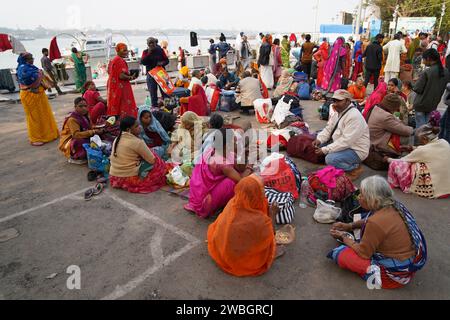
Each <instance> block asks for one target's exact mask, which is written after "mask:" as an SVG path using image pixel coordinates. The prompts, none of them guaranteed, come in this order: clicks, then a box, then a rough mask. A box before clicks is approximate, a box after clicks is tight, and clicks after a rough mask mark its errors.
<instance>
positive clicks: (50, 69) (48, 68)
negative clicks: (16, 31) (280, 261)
mask: <svg viewBox="0 0 450 320" xmlns="http://www.w3.org/2000/svg"><path fill="white" fill-rule="evenodd" d="M41 65H42V69H43V70H44V72H45V74H46V75H47V76H48V77H49V78H50V79H52V81H53V87H54V88H55V89H56V91H57V92H58V94H59V95H62V94H64V93H63V92H62V91H61V89H60V88H59V86H58V80H56V75H55V71H56V70H55V67H54V66H53V65H52V62H51V61H50V58H49V57H48V49H47V48H44V49H42V58H41ZM48 92H52V89H51V88H49V89H48Z"/></svg>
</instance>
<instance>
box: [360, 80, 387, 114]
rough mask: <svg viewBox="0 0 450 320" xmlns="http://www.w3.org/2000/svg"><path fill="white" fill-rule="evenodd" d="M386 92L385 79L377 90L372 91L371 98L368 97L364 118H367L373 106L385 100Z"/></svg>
mask: <svg viewBox="0 0 450 320" xmlns="http://www.w3.org/2000/svg"><path fill="white" fill-rule="evenodd" d="M386 94H387V84H386V82H384V81H380V83H379V84H378V87H377V88H376V89H375V91H374V92H372V94H371V95H370V96H369V98H367V101H366V106H365V107H364V111H363V116H364V118H367V115H368V114H369V111H370V110H372V109H373V107H375V106H376V105H379V104H380V103H381V102H382V101H383V99H384V97H385V96H386Z"/></svg>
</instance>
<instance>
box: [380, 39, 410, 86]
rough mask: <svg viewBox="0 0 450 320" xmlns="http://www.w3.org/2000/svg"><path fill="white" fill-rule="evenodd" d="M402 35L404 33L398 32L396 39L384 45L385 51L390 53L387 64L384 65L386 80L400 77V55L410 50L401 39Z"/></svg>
mask: <svg viewBox="0 0 450 320" xmlns="http://www.w3.org/2000/svg"><path fill="white" fill-rule="evenodd" d="M402 37H403V35H402V34H401V33H397V34H396V35H395V36H394V40H392V41H390V42H389V43H388V44H386V45H385V46H384V47H383V50H384V52H385V53H387V54H388V57H387V60H386V66H385V67H384V78H385V79H386V82H387V81H389V80H391V79H394V78H396V79H398V75H399V73H400V55H401V54H403V53H407V52H408V50H407V49H406V47H405V45H404V44H403V43H402V41H401V39H402Z"/></svg>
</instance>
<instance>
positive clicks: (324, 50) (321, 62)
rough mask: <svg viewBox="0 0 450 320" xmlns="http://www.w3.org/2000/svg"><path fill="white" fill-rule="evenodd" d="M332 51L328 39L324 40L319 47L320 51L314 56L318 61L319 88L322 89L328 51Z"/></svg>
mask: <svg viewBox="0 0 450 320" xmlns="http://www.w3.org/2000/svg"><path fill="white" fill-rule="evenodd" d="M329 49H330V45H329V44H328V41H327V39H325V38H324V39H323V42H322V44H321V45H320V47H319V50H318V51H317V52H316V53H315V54H314V59H316V61H317V87H318V88H321V86H322V81H323V69H324V66H325V62H326V61H327V60H328V51H329Z"/></svg>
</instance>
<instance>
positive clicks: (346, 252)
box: [328, 176, 427, 289]
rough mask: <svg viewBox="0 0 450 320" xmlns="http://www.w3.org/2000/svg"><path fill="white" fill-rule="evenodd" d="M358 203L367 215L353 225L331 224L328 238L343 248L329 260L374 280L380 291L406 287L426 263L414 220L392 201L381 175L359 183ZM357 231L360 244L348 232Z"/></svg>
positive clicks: (386, 183)
mask: <svg viewBox="0 0 450 320" xmlns="http://www.w3.org/2000/svg"><path fill="white" fill-rule="evenodd" d="M359 202H360V204H361V206H362V207H363V208H364V209H366V210H367V211H370V212H369V214H368V215H367V216H366V217H365V219H363V220H360V221H358V222H355V223H353V224H344V223H336V224H335V225H333V227H332V229H331V232H330V233H331V236H332V237H333V238H335V239H337V240H338V241H340V242H341V243H343V245H342V246H340V247H338V248H336V249H334V250H333V251H331V252H330V254H329V255H328V257H329V258H330V259H332V260H334V261H335V262H336V263H337V264H338V265H339V266H340V267H341V268H343V269H347V270H350V271H352V272H355V273H357V274H358V275H360V276H361V277H363V278H364V279H365V280H368V281H371V282H372V281H373V279H375V281H376V283H378V284H379V285H380V287H381V288H383V289H395V288H400V287H402V286H404V285H406V284H408V283H409V282H410V281H411V279H412V278H413V276H414V275H415V273H416V272H417V271H419V270H421V269H422V268H423V267H424V266H425V264H426V260H427V246H426V242H425V238H424V236H423V234H422V232H421V231H420V229H419V227H418V225H417V223H416V221H415V219H414V217H413V216H412V214H411V213H410V212H409V211H408V209H407V208H406V207H405V206H404V205H403V204H401V203H400V202H398V201H396V200H395V199H394V193H393V191H392V189H391V187H390V186H389V184H388V182H387V181H386V180H385V179H384V178H382V177H380V176H372V177H370V178H367V179H365V180H364V181H363V182H362V183H361V196H360V198H359ZM358 229H360V230H361V241H359V242H357V241H355V240H353V236H352V234H351V233H350V232H352V231H353V230H358Z"/></svg>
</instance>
